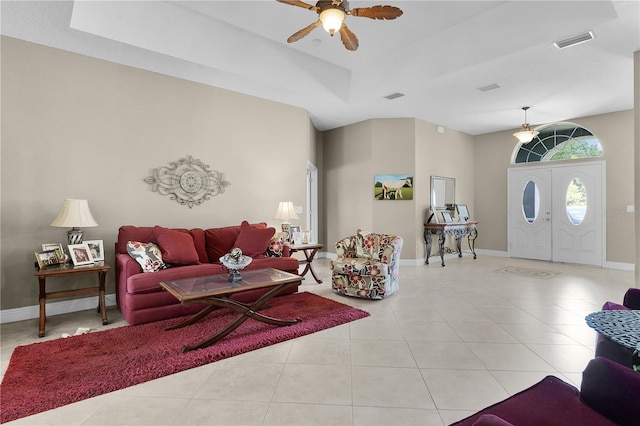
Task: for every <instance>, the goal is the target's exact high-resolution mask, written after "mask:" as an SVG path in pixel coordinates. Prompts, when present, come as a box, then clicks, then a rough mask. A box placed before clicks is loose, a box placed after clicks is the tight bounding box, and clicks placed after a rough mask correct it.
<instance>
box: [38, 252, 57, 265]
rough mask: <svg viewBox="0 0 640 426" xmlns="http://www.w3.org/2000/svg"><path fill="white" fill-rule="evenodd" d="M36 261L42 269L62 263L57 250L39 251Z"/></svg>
mask: <svg viewBox="0 0 640 426" xmlns="http://www.w3.org/2000/svg"><path fill="white" fill-rule="evenodd" d="M36 260H37V261H38V266H39V267H40V269H43V268H46V267H47V266H53V265H57V264H58V263H60V258H58V254H57V250H56V249H53V250H43V251H37V252H36Z"/></svg>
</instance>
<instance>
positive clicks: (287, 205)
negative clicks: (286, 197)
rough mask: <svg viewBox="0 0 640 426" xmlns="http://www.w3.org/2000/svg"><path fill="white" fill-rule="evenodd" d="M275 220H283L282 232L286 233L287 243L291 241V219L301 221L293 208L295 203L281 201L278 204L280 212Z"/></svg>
mask: <svg viewBox="0 0 640 426" xmlns="http://www.w3.org/2000/svg"><path fill="white" fill-rule="evenodd" d="M274 219H280V220H282V221H283V222H282V224H281V226H282V232H284V233H286V234H287V235H286V238H287V241H291V233H290V232H289V230H290V227H291V224H290V223H289V219H299V218H298V215H297V214H296V210H295V208H294V207H293V201H280V204H278V211H277V212H276V215H275V217H274Z"/></svg>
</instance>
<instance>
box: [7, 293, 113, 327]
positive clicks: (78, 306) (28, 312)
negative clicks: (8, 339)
mask: <svg viewBox="0 0 640 426" xmlns="http://www.w3.org/2000/svg"><path fill="white" fill-rule="evenodd" d="M105 302H106V305H107V306H114V305H115V304H116V295H115V293H112V294H107V295H105ZM97 306H98V296H92V297H84V298H80V299H71V300H63V301H61V302H49V303H47V316H53V315H60V314H67V313H70V312H78V311H86V310H88V309H95V308H96V307H97ZM34 318H40V305H32V306H24V307H22V308H14V309H3V310H1V311H0V324H6V323H10V322H17V321H24V320H29V319H34Z"/></svg>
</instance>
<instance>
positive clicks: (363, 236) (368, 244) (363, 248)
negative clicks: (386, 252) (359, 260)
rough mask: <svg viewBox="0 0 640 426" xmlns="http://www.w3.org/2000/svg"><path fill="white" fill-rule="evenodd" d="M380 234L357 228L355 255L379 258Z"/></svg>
mask: <svg viewBox="0 0 640 426" xmlns="http://www.w3.org/2000/svg"><path fill="white" fill-rule="evenodd" d="M381 237H382V236H381V235H380V234H376V233H374V232H365V231H361V230H360V229H358V233H357V234H356V257H366V258H369V259H375V260H380V238H381Z"/></svg>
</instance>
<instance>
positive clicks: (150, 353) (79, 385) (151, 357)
mask: <svg viewBox="0 0 640 426" xmlns="http://www.w3.org/2000/svg"><path fill="white" fill-rule="evenodd" d="M270 304H271V307H270V308H268V309H263V310H261V311H260V312H262V313H264V314H265V315H269V316H272V317H276V318H283V319H294V318H297V317H299V318H302V322H301V323H299V324H295V325H291V326H287V327H278V326H273V325H269V324H265V323H262V322H258V321H255V320H252V319H249V320H247V321H246V322H245V323H244V324H242V325H241V326H240V327H239V328H237V329H236V330H235V331H233V332H232V333H231V334H229V335H228V336H226V337H225V338H224V339H222V340H220V341H219V342H217V343H215V344H213V345H212V346H209V347H208V348H204V349H199V350H194V351H191V352H187V353H182V352H181V349H182V347H183V346H186V345H191V344H194V343H197V342H200V341H202V340H204V339H205V338H208V337H210V336H211V335H212V334H214V333H215V331H217V330H219V329H221V328H223V327H224V326H226V325H227V324H229V323H230V322H231V321H232V320H233V319H235V318H236V317H237V315H238V314H236V313H232V312H230V311H229V310H227V309H221V310H218V311H214V312H213V313H211V314H210V315H209V316H208V317H206V318H205V319H203V320H201V321H200V322H198V323H196V324H193V325H190V326H187V327H185V328H182V329H177V330H172V331H163V328H164V327H165V326H167V325H170V324H175V323H177V322H179V321H180V319H171V320H165V321H158V322H154V323H149V324H142V325H137V326H128V327H120V328H114V329H110V330H106V331H100V332H93V333H89V334H83V335H79V336H73V337H69V338H67V339H56V340H49V341H46V342H42V343H34V344H31V345H26V346H18V347H17V348H16V349H15V351H14V352H13V354H12V356H11V360H10V362H9V367H8V368H7V372H6V374H5V376H4V379H3V381H2V385H1V386H0V408H1V412H2V413H1V417H0V421H1V422H3V423H4V422H8V421H11V420H15V419H18V418H21V417H26V416H30V415H32V414H36V413H39V412H42V411H46V410H50V409H52V408H56V407H60V406H62V405H66V404H70V403H72V402H76V401H80V400H83V399H86V398H91V397H94V396H97V395H102V394H104V393H108V392H112V391H115V390H118V389H123V388H126V387H128V386H133V385H135V384H138V383H143V382H146V381H149V380H153V379H157V378H159V377H163V376H167V375H169V374H173V373H178V372H180V371H184V370H187V369H189V368H194V367H198V366H201V365H205V364H208V363H211V362H214V361H219V360H221V359H224V358H229V357H232V356H234V355H238V354H241V353H244V352H249V351H252V350H254V349H259V348H262V347H265V346H269V345H272V344H274V343H279V342H283V341H285V340H289V339H293V338H295V337H299V336H304V335H306V334H311V333H314V332H316V331H320V330H324V329H327V328H331V327H335V326H337V325H340V324H345V323H348V322H351V321H354V320H357V319H360V318H364V317H367V316H369V313H368V312H365V311H362V310H359V309H356V308H352V307H350V306H347V305H344V304H342V303H338V302H335V301H333V300H329V299H326V298H324V297H321V296H318V295H315V294H312V293H306V292H305V293H295V294H292V295H288V296H283V297H276V298H274V299H272V300H271V301H270Z"/></svg>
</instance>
